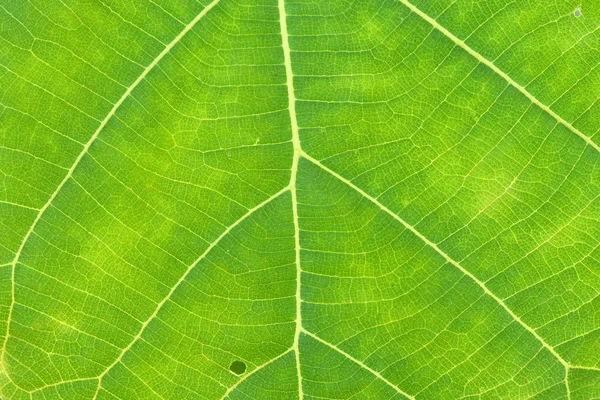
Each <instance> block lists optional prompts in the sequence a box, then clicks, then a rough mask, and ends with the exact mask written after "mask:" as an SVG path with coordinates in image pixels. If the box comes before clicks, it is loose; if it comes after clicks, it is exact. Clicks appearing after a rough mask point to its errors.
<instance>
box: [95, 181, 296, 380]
mask: <svg viewBox="0 0 600 400" xmlns="http://www.w3.org/2000/svg"><path fill="white" fill-rule="evenodd" d="M288 190H289V188H287V187H285V188H283V189H282V190H280V191H279V192H277V193H275V194H274V195H272V196H271V197H269V198H268V199H266V200H265V201H263V202H262V203H260V204H258V205H257V206H255V207H253V208H251V209H250V210H248V212H247V213H246V214H244V215H243V216H242V217H241V218H240V219H238V220H237V221H235V222H234V223H233V224H231V225H230V226H229V227H228V228H227V229H225V230H224V231H223V233H221V235H219V237H218V238H217V239H216V240H215V241H213V242H212V243H211V244H210V246H208V247H207V249H206V250H205V251H204V253H202V254H201V255H200V256H199V257H198V258H197V259H196V261H194V262H193V263H192V264H190V266H189V267H188V268H187V270H186V271H185V273H184V274H183V275H182V276H181V278H179V280H178V281H177V283H176V284H175V285H174V286H173V287H172V288H171V290H170V291H169V293H168V294H167V295H166V296H165V298H164V299H162V301H161V302H160V303H158V305H157V306H156V308H155V309H154V312H153V313H152V315H150V317H148V319H147V320H146V321H145V322H144V323H143V324H142V326H141V328H140V330H139V331H138V333H137V335H135V337H134V338H133V339H132V340H131V342H129V344H128V345H127V347H125V348H124V349H123V350H122V351H121V354H120V355H119V357H117V358H116V360H115V361H113V363H112V364H111V365H109V366H108V367H107V368H106V369H105V370H104V371H103V372H102V373H101V374H100V376H99V377H98V378H99V382H98V387H100V385H101V384H102V378H103V377H104V376H105V375H106V374H107V373H108V372H109V371H110V370H111V369H112V368H113V367H114V366H115V365H117V364H118V363H119V362H120V361H121V360H122V359H123V356H124V355H125V353H127V352H128V351H129V349H131V348H132V347H133V345H134V344H135V343H136V342H137V341H138V340H139V339H140V338H141V337H142V335H143V333H144V331H145V330H146V328H147V327H148V325H149V324H150V322H152V320H154V318H156V316H157V315H158V313H159V312H160V310H161V309H162V307H163V306H164V305H165V304H166V302H167V301H169V299H170V298H171V297H172V295H173V293H175V291H176V290H177V288H178V287H179V286H180V285H181V284H182V283H183V282H184V281H185V279H186V278H187V276H188V275H189V274H190V272H192V270H193V269H194V267H195V266H196V265H198V263H199V262H200V261H202V260H203V259H204V258H205V257H206V256H207V254H208V253H210V251H211V250H212V249H213V248H214V247H215V246H216V245H217V244H218V243H219V242H220V241H221V239H223V238H224V237H225V236H227V234H229V232H231V230H232V229H233V228H235V227H236V226H238V225H239V224H240V223H242V221H244V220H245V219H246V218H248V217H249V216H250V215H252V214H253V213H254V212H255V211H257V210H259V209H260V208H262V207H263V206H265V205H266V204H268V203H270V202H271V201H272V200H274V199H276V198H277V197H279V196H280V195H281V194H282V193H284V192H286V191H288Z"/></svg>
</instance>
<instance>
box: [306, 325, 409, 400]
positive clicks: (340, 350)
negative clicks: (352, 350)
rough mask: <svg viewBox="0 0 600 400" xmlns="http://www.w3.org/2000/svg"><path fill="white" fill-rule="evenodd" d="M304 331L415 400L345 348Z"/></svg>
mask: <svg viewBox="0 0 600 400" xmlns="http://www.w3.org/2000/svg"><path fill="white" fill-rule="evenodd" d="M302 332H304V333H305V334H306V335H308V336H310V337H311V338H313V339H315V340H317V341H318V342H320V343H323V344H324V345H326V346H328V347H330V348H332V349H333V350H335V351H337V352H338V353H340V354H341V355H343V356H344V357H346V358H348V359H349V360H351V361H352V362H354V363H356V364H358V365H360V366H361V367H362V368H364V369H366V370H367V371H369V372H370V373H371V374H373V375H375V376H376V377H377V378H379V379H380V380H381V381H383V382H385V383H386V384H387V385H388V386H390V387H391V388H393V389H395V390H396V391H397V392H398V393H400V394H401V395H403V396H406V397H408V398H409V399H411V400H415V398H414V397H413V396H411V395H410V394H408V393H406V392H405V391H403V390H402V389H400V388H399V387H398V386H396V385H394V384H393V383H392V382H390V381H388V380H387V379H385V378H384V377H383V375H381V374H380V373H379V372H377V371H375V370H374V369H373V368H371V367H369V366H368V365H366V364H365V363H363V362H362V361H360V360H357V359H356V358H354V357H352V356H351V355H350V354H348V353H346V352H345V351H344V350H342V349H340V348H339V347H337V346H335V345H333V344H331V343H329V342H327V341H325V340H323V339H321V338H320V337H319V336H317V335H315V334H314V333H312V332H309V331H307V330H306V329H302Z"/></svg>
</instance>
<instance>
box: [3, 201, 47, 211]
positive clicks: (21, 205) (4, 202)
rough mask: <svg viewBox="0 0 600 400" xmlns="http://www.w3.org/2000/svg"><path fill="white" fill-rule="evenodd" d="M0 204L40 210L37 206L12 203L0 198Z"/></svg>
mask: <svg viewBox="0 0 600 400" xmlns="http://www.w3.org/2000/svg"><path fill="white" fill-rule="evenodd" d="M0 204H8V205H9V206H15V207H19V208H26V209H28V210H32V211H38V212H39V211H40V209H39V208H35V207H30V206H26V205H23V204H19V203H13V202H12V201H7V200H0Z"/></svg>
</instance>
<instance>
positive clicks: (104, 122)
mask: <svg viewBox="0 0 600 400" xmlns="http://www.w3.org/2000/svg"><path fill="white" fill-rule="evenodd" d="M219 1H220V0H213V2H212V3H210V4H209V5H208V6H206V7H205V8H204V9H203V10H202V11H201V12H200V13H199V14H198V15H197V16H196V17H195V18H194V19H193V20H192V21H191V22H190V23H189V24H188V25H186V26H185V28H184V29H183V30H182V31H181V32H180V33H179V35H177V36H176V37H175V39H173V40H172V41H171V43H169V44H168V45H167V46H166V47H165V48H164V49H163V51H161V52H160V54H159V55H158V56H157V57H156V58H155V59H154V60H152V62H151V63H150V64H149V65H148V66H147V67H146V69H144V71H143V72H142V74H141V75H140V76H138V78H137V79H136V80H135V81H134V82H133V83H132V84H131V86H129V88H127V90H126V91H125V93H123V95H122V96H121V98H120V99H119V101H117V102H116V103H115V105H114V106H113V107H112V109H111V110H110V111H109V113H108V114H107V115H106V117H105V118H104V120H102V122H101V123H100V125H99V126H98V128H97V129H96V131H95V132H94V134H93V135H92V137H90V139H89V140H88V142H87V143H86V144H85V145H84V146H83V149H82V151H81V153H79V155H78V156H77V158H76V159H75V162H74V163H73V165H72V166H71V168H69V170H68V172H67V174H66V175H65V177H64V178H63V180H62V181H61V182H60V184H59V185H58V187H57V188H56V190H55V191H54V193H52V195H51V196H50V198H49V199H48V201H47V202H46V204H44V206H43V207H42V208H41V209H40V210H39V212H38V214H37V215H36V218H35V219H34V221H33V223H32V224H31V227H30V228H29V230H28V231H27V233H26V234H25V236H24V237H23V241H22V242H21V245H20V246H19V248H18V250H17V252H16V254H15V258H14V260H13V262H12V263H11V269H12V271H11V283H12V284H11V297H12V298H11V304H10V308H9V311H8V318H7V321H6V333H5V336H4V342H3V344H2V354H1V355H0V371H1V370H4V373H6V374H7V372H6V368H5V365H4V362H5V359H4V355H5V353H6V344H7V342H8V338H9V334H10V321H11V319H12V313H13V309H14V306H15V268H16V265H17V263H18V261H19V258H20V257H21V252H22V251H23V248H24V247H25V244H26V243H27V241H28V240H29V238H30V237H31V234H32V233H33V231H34V229H35V227H36V226H37V224H38V222H39V221H40V219H41V218H42V216H43V215H44V213H45V212H46V210H47V209H48V208H49V207H50V205H51V204H52V202H53V201H54V199H55V198H56V196H57V195H58V193H59V192H60V191H61V189H62V188H63V187H64V185H65V184H66V182H67V181H68V180H69V179H70V178H71V176H72V175H73V172H74V171H75V169H76V168H77V166H78V165H79V163H80V162H81V160H82V159H83V157H84V156H85V155H86V154H87V153H88V151H89V149H90V147H91V146H92V144H93V143H94V141H95V140H96V139H97V138H98V136H99V135H100V132H102V130H103V129H104V127H105V126H106V125H107V124H108V122H109V121H110V120H111V118H112V117H113V116H114V115H115V113H116V111H117V109H118V108H119V107H120V106H121V105H122V104H123V102H124V101H125V100H126V99H127V98H128V97H129V95H130V94H131V93H132V92H133V90H134V89H135V88H136V87H137V86H138V85H139V83H140V82H141V81H142V80H144V78H145V77H146V76H147V75H148V73H149V72H150V71H151V70H152V69H153V68H154V67H155V66H156V65H157V64H158V63H159V62H160V60H162V59H163V57H164V56H165V55H166V54H167V53H169V51H171V49H172V48H173V47H174V46H175V45H176V44H177V43H178V42H179V41H180V40H181V39H182V38H183V37H184V36H185V35H186V34H187V33H188V32H189V31H190V30H191V29H192V28H193V27H194V25H196V23H197V22H198V21H199V20H200V19H201V18H202V17H204V16H205V15H206V13H208V12H209V11H210V10H211V9H212V8H213V7H214V6H215V5H216V4H217V3H218V2H219ZM7 375H8V374H7Z"/></svg>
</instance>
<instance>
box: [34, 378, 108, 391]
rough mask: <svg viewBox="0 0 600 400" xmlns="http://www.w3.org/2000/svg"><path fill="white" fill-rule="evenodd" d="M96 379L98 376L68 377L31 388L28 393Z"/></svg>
mask: <svg viewBox="0 0 600 400" xmlns="http://www.w3.org/2000/svg"><path fill="white" fill-rule="evenodd" d="M97 379H98V378H96V377H92V378H75V379H69V380H66V381H61V382H58V383H51V384H50V385H46V386H42V387H39V388H37V389H35V390H32V391H31V392H29V393H30V394H32V393H36V392H40V391H42V390H45V389H48V388H51V387H57V386H60V385H66V384H69V383H76V382H86V381H95V380H97Z"/></svg>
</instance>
